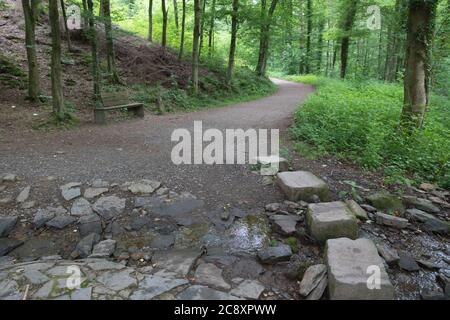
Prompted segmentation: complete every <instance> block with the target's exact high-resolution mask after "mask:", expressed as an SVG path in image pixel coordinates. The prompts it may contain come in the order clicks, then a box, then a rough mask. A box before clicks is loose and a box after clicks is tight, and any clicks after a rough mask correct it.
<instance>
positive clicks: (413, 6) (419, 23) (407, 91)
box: [401, 0, 439, 132]
mask: <svg viewBox="0 0 450 320" xmlns="http://www.w3.org/2000/svg"><path fill="white" fill-rule="evenodd" d="M438 1H439V0H409V7H408V22H407V40H406V65H405V76H404V101H403V110H402V116H401V125H402V127H403V128H404V129H406V131H407V132H411V131H412V129H414V128H420V127H421V126H422V124H423V121H424V117H425V112H426V109H427V106H428V94H429V92H428V88H429V74H428V70H429V67H430V50H431V45H432V40H433V31H434V23H435V14H436V7H437V3H438Z"/></svg>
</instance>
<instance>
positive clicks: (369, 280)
mask: <svg viewBox="0 0 450 320" xmlns="http://www.w3.org/2000/svg"><path fill="white" fill-rule="evenodd" d="M325 255H326V256H325V258H326V262H327V266H328V290H329V295H330V299H332V300H392V299H393V298H394V287H393V286H392V284H391V282H390V280H389V276H388V274H387V273H386V270H385V268H384V265H383V261H382V259H381V257H380V256H379V255H378V252H377V248H376V246H375V244H374V243H373V242H372V241H371V240H369V239H363V238H361V239H357V240H351V239H348V238H339V239H330V240H328V241H327V244H326V248H325ZM377 279H378V280H379V282H377V281H376V280H377Z"/></svg>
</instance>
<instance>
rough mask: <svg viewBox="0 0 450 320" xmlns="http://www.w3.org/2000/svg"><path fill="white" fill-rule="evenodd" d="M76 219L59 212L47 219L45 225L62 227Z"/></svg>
mask: <svg viewBox="0 0 450 320" xmlns="http://www.w3.org/2000/svg"><path fill="white" fill-rule="evenodd" d="M76 220H77V219H76V218H74V217H72V216H69V215H62V214H61V215H57V216H56V217H54V218H53V219H51V220H49V221H47V222H46V223H45V225H46V226H48V227H52V228H56V229H64V228H65V227H67V226H68V225H70V224H72V223H74V222H75V221H76Z"/></svg>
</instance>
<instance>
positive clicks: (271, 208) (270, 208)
mask: <svg viewBox="0 0 450 320" xmlns="http://www.w3.org/2000/svg"><path fill="white" fill-rule="evenodd" d="M265 209H266V211H269V212H277V211H279V210H281V204H280V203H269V204H268V205H266V207H265Z"/></svg>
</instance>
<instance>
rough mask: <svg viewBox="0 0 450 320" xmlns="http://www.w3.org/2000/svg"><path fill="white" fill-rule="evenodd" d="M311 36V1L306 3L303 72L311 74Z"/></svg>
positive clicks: (308, 0)
mask: <svg viewBox="0 0 450 320" xmlns="http://www.w3.org/2000/svg"><path fill="white" fill-rule="evenodd" d="M311 36H312V0H307V2H306V57H305V71H306V73H310V72H311V65H310V59H311Z"/></svg>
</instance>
